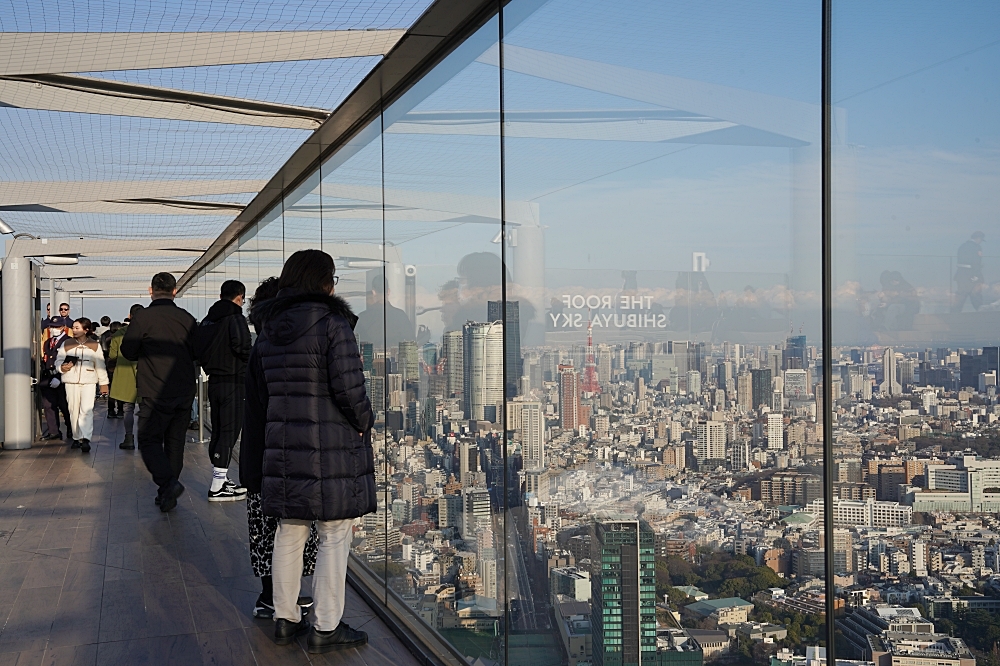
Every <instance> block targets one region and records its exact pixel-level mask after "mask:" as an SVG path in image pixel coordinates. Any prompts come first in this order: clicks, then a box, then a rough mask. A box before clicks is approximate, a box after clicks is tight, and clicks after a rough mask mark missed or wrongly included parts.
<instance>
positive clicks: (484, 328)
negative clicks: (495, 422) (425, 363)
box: [462, 321, 503, 421]
mask: <svg viewBox="0 0 1000 666" xmlns="http://www.w3.org/2000/svg"><path fill="white" fill-rule="evenodd" d="M462 342H463V345H464V352H465V353H464V358H463V371H464V375H465V378H464V382H463V384H462V397H463V400H464V402H465V418H467V419H470V420H476V421H482V420H483V419H484V418H485V414H486V409H485V408H486V406H493V405H496V404H497V402H498V401H501V400H503V324H500V323H497V322H493V323H488V324H485V323H477V322H472V321H470V322H468V323H467V324H465V326H463V327H462Z"/></svg>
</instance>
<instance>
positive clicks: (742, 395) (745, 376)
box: [736, 372, 753, 411]
mask: <svg viewBox="0 0 1000 666" xmlns="http://www.w3.org/2000/svg"><path fill="white" fill-rule="evenodd" d="M736 404H737V405H738V406H739V407H740V409H743V410H744V411H748V410H751V409H753V376H752V375H751V374H750V373H749V372H741V373H740V374H739V376H738V377H737V378H736Z"/></svg>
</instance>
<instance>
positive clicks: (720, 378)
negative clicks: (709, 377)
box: [715, 361, 733, 391]
mask: <svg viewBox="0 0 1000 666" xmlns="http://www.w3.org/2000/svg"><path fill="white" fill-rule="evenodd" d="M732 383H733V364H732V363H731V362H729V361H719V363H718V364H717V365H716V366H715V385H716V386H717V387H718V388H720V389H722V390H724V391H725V390H729V389H731V388H733V387H732Z"/></svg>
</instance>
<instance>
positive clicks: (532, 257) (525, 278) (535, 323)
mask: <svg viewBox="0 0 1000 666" xmlns="http://www.w3.org/2000/svg"><path fill="white" fill-rule="evenodd" d="M507 236H508V238H507V253H508V254H507V264H508V268H509V269H510V274H511V278H512V280H513V284H512V285H511V284H508V285H507V298H508V299H509V300H512V301H516V300H521V301H527V302H529V303H531V305H532V307H533V308H534V310H535V314H534V317H532V318H531V319H530V320H529V319H528V318H527V317H525V309H524V308H521V311H520V317H521V331H522V338H521V348H522V349H523V348H524V347H526V346H532V345H541V344H544V343H545V308H546V307H547V305H548V303H547V301H546V300H545V231H544V230H543V228H542V227H541V225H533V224H522V225H520V226H516V227H513V226H512V227H511V228H510V229H508V231H507Z"/></svg>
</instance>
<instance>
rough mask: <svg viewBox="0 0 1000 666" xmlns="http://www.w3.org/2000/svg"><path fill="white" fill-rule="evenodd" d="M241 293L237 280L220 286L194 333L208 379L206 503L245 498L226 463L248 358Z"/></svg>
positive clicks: (237, 432) (237, 430) (237, 431)
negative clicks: (208, 483)
mask: <svg viewBox="0 0 1000 666" xmlns="http://www.w3.org/2000/svg"><path fill="white" fill-rule="evenodd" d="M246 293H247V288H246V287H245V286H244V285H243V283H242V282H240V281H239V280H226V281H225V282H223V283H222V288H221V290H220V292H219V300H217V301H216V302H215V303H213V304H212V307H210V308H209V309H208V314H207V315H205V319H203V320H202V322H201V324H200V325H199V326H198V328H197V329H196V330H195V335H194V339H195V354H196V355H197V357H198V361H199V362H200V363H201V368H202V370H204V371H205V373H206V374H208V402H209V405H211V408H212V439H211V441H210V442H209V444H208V456H209V458H210V459H211V461H212V485H211V486H210V487H209V489H208V501H209V502H233V501H238V500H243V499H246V496H247V491H246V488H243V487H241V486H238V485H236V484H235V483H233V482H232V481H231V480H230V479H229V461H230V460H231V459H232V456H233V447H235V446H236V439H237V438H238V437H239V436H240V428H241V427H242V426H243V404H244V387H245V384H246V367H247V359H249V358H250V328H249V327H248V326H247V320H246V318H245V317H244V316H243V298H244V297H245V296H246Z"/></svg>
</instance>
